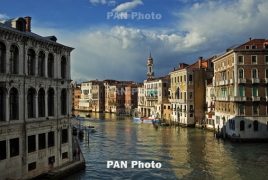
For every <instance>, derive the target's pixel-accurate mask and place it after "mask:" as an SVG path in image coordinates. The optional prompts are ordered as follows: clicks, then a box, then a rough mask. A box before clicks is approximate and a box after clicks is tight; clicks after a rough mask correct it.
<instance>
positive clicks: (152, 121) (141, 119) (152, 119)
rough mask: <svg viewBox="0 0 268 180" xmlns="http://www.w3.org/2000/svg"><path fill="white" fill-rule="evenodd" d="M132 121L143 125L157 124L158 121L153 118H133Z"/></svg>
mask: <svg viewBox="0 0 268 180" xmlns="http://www.w3.org/2000/svg"><path fill="white" fill-rule="evenodd" d="M133 120H135V121H141V122H144V123H158V122H159V119H155V118H153V117H140V118H139V117H134V118H133Z"/></svg>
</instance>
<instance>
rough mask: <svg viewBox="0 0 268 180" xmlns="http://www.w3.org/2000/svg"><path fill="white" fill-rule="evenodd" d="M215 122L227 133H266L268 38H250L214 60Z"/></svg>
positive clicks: (249, 136)
mask: <svg viewBox="0 0 268 180" xmlns="http://www.w3.org/2000/svg"><path fill="white" fill-rule="evenodd" d="M213 62H214V65H215V76H214V82H213V87H214V89H215V93H216V100H215V116H216V117H215V126H216V129H217V130H218V131H221V130H222V132H223V134H227V135H228V136H230V137H239V138H242V139H257V138H258V139H261V138H265V139H267V137H268V130H267V129H268V121H267V116H268V108H267V107H268V105H267V92H268V88H267V83H268V80H267V78H268V76H267V75H268V42H267V40H265V39H253V40H251V39H249V41H248V42H246V43H244V44H242V45H239V46H234V47H231V48H229V49H227V50H226V52H225V53H224V54H222V55H221V56H219V57H218V58H217V59H215V60H213Z"/></svg>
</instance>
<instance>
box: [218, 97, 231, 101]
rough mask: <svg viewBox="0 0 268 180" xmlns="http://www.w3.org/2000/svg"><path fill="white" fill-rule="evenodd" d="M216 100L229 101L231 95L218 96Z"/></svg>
mask: <svg viewBox="0 0 268 180" xmlns="http://www.w3.org/2000/svg"><path fill="white" fill-rule="evenodd" d="M216 101H229V97H227V96H224V97H216Z"/></svg>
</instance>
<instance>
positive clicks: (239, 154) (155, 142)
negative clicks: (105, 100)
mask: <svg viewBox="0 0 268 180" xmlns="http://www.w3.org/2000/svg"><path fill="white" fill-rule="evenodd" d="M78 113H79V112H75V114H76V115H77V114H78ZM79 114H80V115H82V116H84V114H83V113H81V112H80V113H79ZM88 125H93V126H95V127H96V129H97V130H98V131H97V132H95V133H89V139H88V136H87V134H85V137H84V139H81V140H80V146H81V149H82V152H83V155H84V157H85V159H86V169H85V171H81V172H79V173H76V174H74V175H73V176H70V177H68V178H67V179H69V180H75V179H83V180H84V179H135V180H136V179H235V180H239V179H254V180H257V179H267V176H268V143H241V144H240V143H232V142H230V141H228V140H226V141H223V140H221V139H216V138H215V137H214V134H213V132H209V131H205V130H201V129H197V128H181V127H176V128H175V127H159V128H157V129H156V128H154V127H153V125H152V124H147V123H135V122H134V121H133V120H132V118H130V117H118V116H116V115H114V114H108V113H107V114H99V113H96V114H95V113H92V117H91V118H88V119H85V120H83V121H81V127H83V126H88ZM107 161H127V162H128V167H127V168H121V169H120V168H115V169H113V168H107ZM131 161H141V162H143V163H146V162H147V163H151V162H152V161H154V162H155V163H157V162H158V163H161V165H162V166H161V168H149V169H146V168H143V169H142V168H137V167H135V168H131V166H130V163H131Z"/></svg>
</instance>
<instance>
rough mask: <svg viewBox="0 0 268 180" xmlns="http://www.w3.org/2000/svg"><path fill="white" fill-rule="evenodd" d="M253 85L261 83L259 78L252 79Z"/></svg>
mask: <svg viewBox="0 0 268 180" xmlns="http://www.w3.org/2000/svg"><path fill="white" fill-rule="evenodd" d="M251 81H252V84H255V83H260V79H259V78H251Z"/></svg>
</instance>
